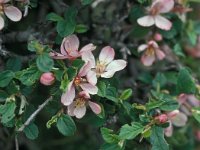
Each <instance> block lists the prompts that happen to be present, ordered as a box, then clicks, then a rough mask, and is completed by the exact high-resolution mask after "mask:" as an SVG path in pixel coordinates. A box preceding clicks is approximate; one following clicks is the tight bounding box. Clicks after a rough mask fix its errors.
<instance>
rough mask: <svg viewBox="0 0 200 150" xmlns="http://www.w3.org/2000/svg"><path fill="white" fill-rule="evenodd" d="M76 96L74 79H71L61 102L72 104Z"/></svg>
mask: <svg viewBox="0 0 200 150" xmlns="http://www.w3.org/2000/svg"><path fill="white" fill-rule="evenodd" d="M74 98H75V87H74V85H73V81H71V82H70V83H69V85H68V88H67V91H66V92H65V93H63V94H62V96H61V102H62V104H63V105H65V106H68V105H70V104H71V103H72V102H73V100H74Z"/></svg>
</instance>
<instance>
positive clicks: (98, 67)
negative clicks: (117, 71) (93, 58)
mask: <svg viewBox="0 0 200 150" xmlns="http://www.w3.org/2000/svg"><path fill="white" fill-rule="evenodd" d="M105 70H106V65H105V64H103V63H100V62H98V63H97V65H96V74H97V77H100V76H101V74H102V73H104V72H105Z"/></svg>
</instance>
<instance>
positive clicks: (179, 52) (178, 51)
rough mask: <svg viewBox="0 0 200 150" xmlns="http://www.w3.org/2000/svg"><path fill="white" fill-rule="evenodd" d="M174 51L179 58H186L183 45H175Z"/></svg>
mask: <svg viewBox="0 0 200 150" xmlns="http://www.w3.org/2000/svg"><path fill="white" fill-rule="evenodd" d="M172 50H173V52H174V53H175V54H176V55H177V56H180V57H185V54H184V53H183V50H182V48H181V45H180V44H179V43H177V44H175V45H174V48H173V49H172Z"/></svg>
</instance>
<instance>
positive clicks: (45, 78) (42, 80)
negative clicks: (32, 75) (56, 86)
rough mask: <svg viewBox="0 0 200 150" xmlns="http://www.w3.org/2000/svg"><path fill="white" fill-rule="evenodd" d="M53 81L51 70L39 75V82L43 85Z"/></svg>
mask: <svg viewBox="0 0 200 150" xmlns="http://www.w3.org/2000/svg"><path fill="white" fill-rule="evenodd" d="M54 81H55V76H54V74H53V73H51V72H46V73H43V74H42V75H41V77H40V83H42V84H43V85H52V84H53V83H54Z"/></svg>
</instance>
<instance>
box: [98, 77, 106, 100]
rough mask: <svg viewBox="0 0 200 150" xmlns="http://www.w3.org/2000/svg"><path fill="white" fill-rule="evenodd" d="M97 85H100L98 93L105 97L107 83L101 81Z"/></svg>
mask: <svg viewBox="0 0 200 150" xmlns="http://www.w3.org/2000/svg"><path fill="white" fill-rule="evenodd" d="M97 87H98V93H97V95H98V96H100V97H105V96H106V83H105V82H102V81H100V82H99V83H98V84H97Z"/></svg>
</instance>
